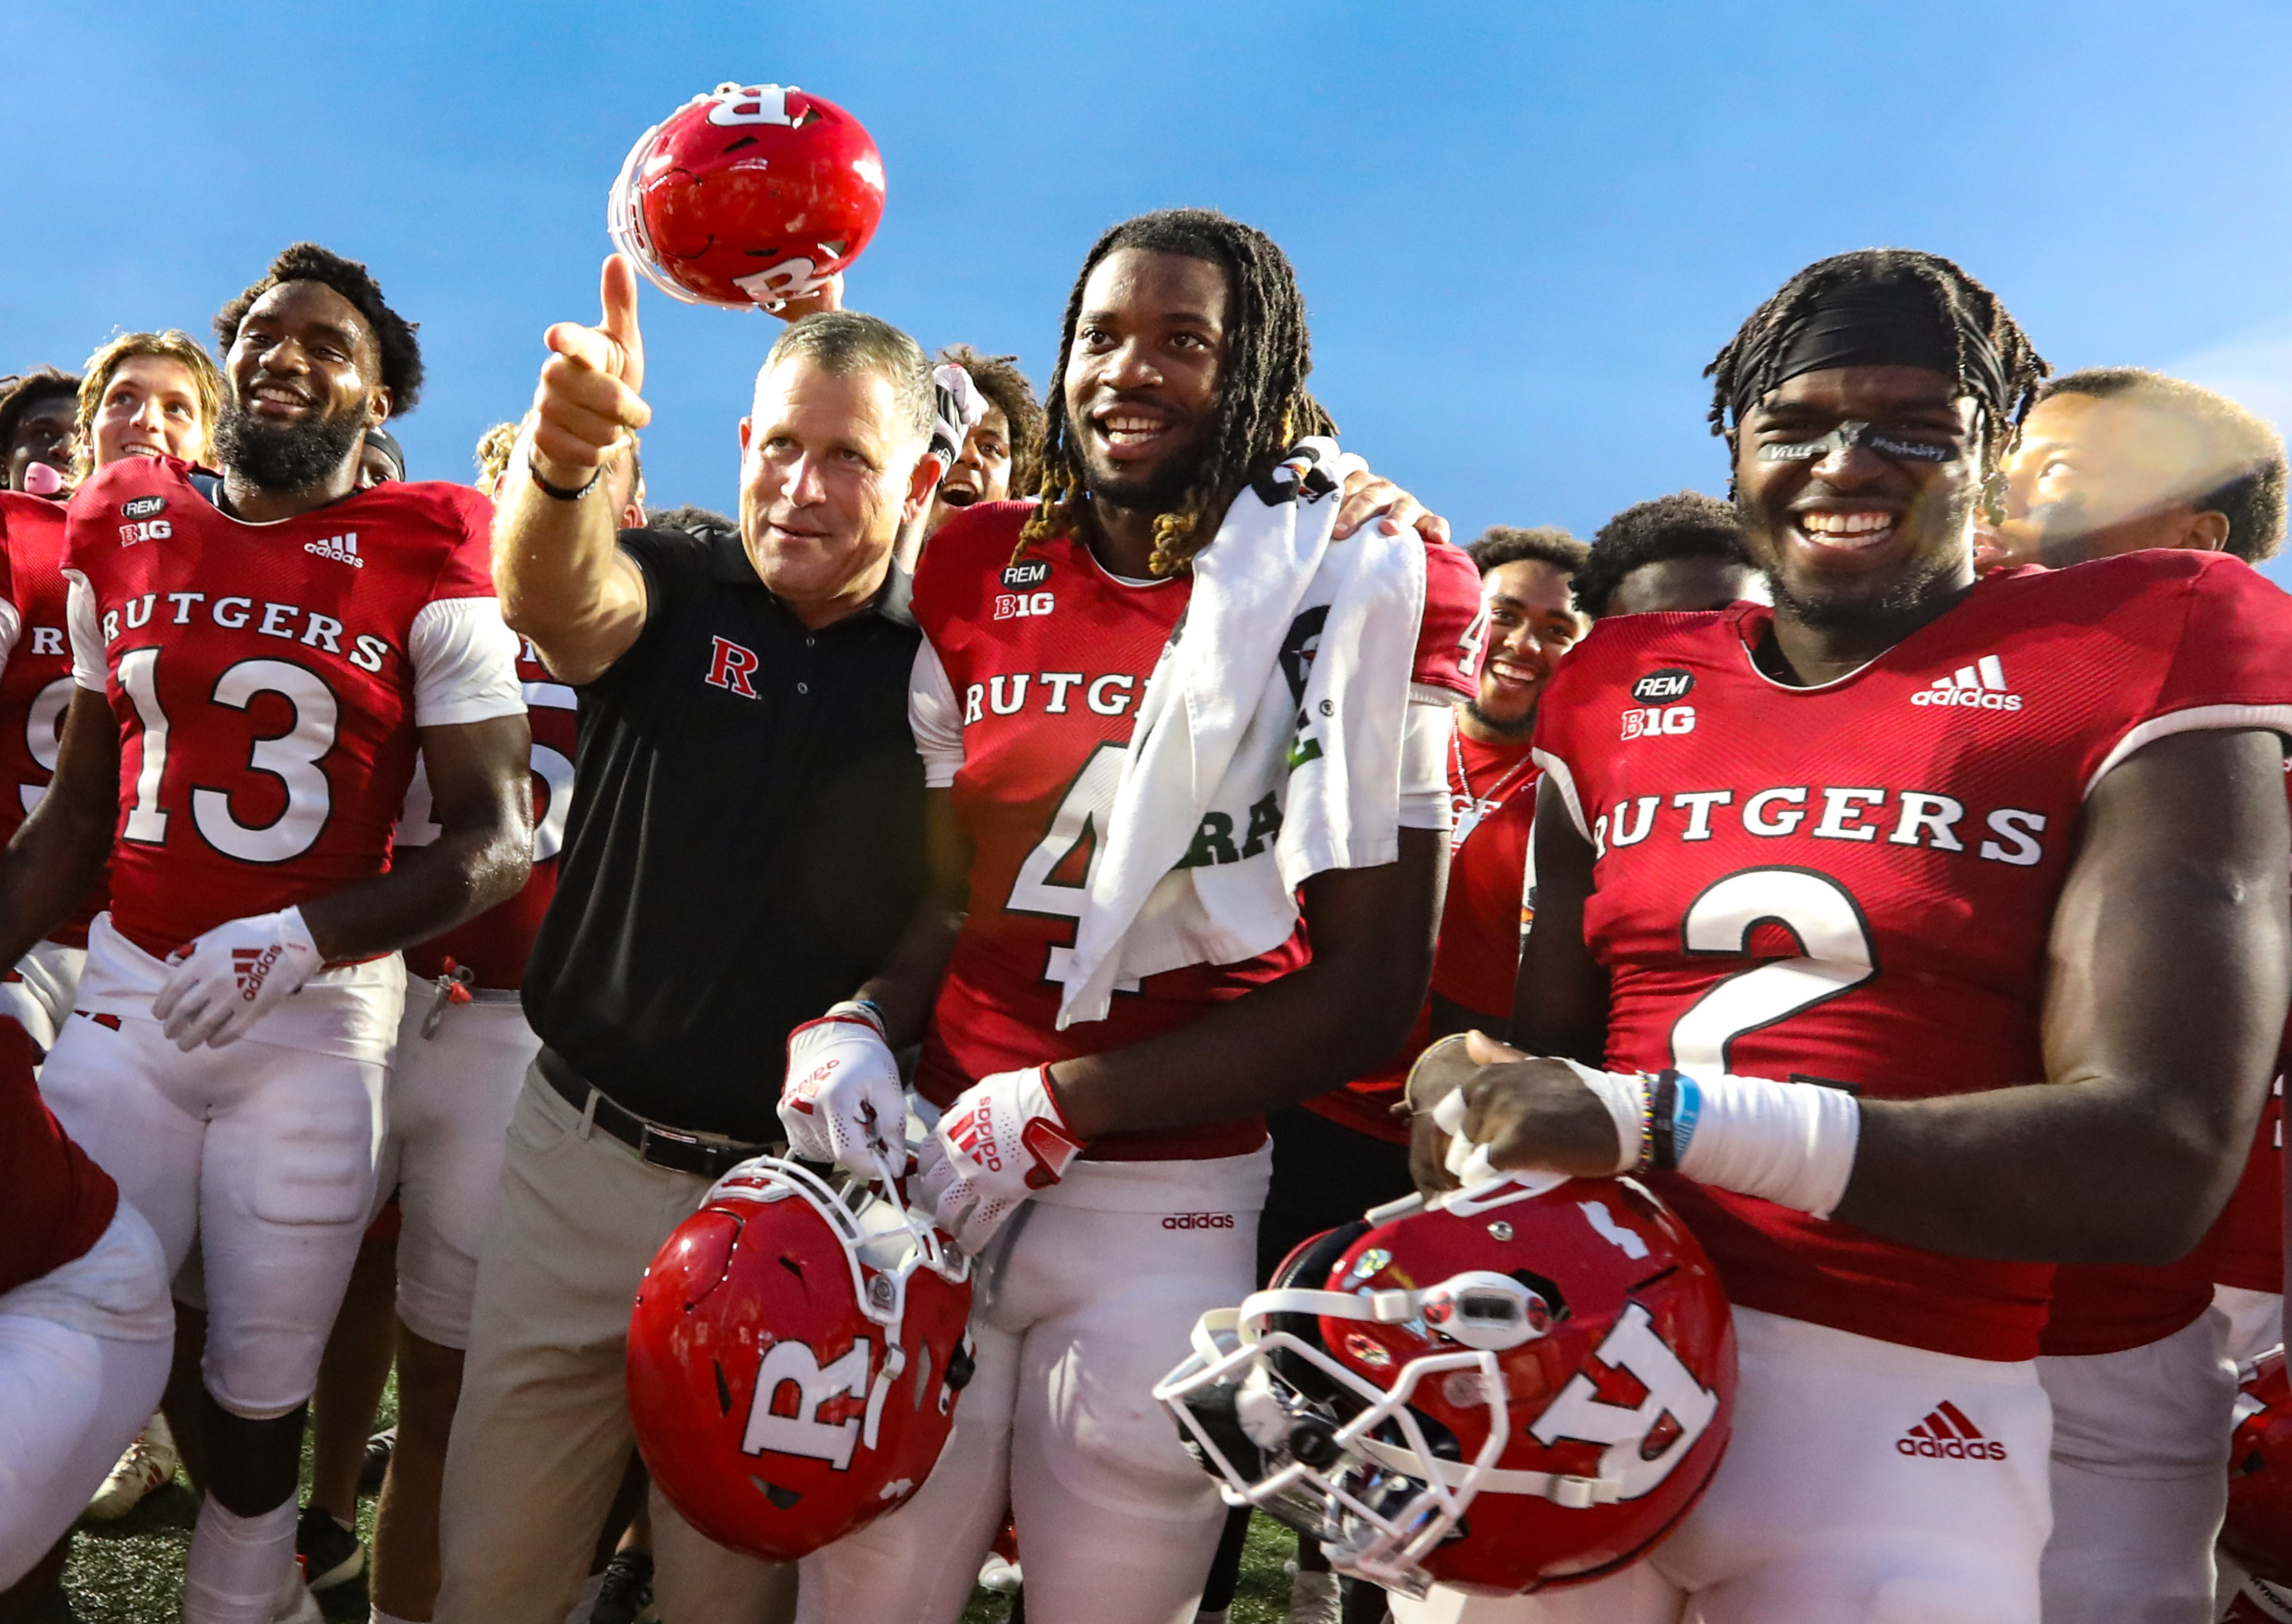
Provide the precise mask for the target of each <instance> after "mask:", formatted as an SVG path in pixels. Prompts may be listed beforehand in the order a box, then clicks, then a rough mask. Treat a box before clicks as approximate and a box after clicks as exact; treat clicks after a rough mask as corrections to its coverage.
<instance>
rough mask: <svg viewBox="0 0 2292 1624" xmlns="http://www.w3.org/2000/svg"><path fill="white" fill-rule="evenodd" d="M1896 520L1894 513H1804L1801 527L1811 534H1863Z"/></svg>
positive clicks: (1883, 527) (1800, 523)
mask: <svg viewBox="0 0 2292 1624" xmlns="http://www.w3.org/2000/svg"><path fill="white" fill-rule="evenodd" d="M1893 522H1894V516H1893V514H1892V513H1803V514H1801V515H1800V516H1799V528H1801V529H1802V530H1804V531H1805V532H1806V533H1807V534H1808V535H1867V534H1868V533H1869V532H1871V531H1874V530H1884V529H1885V528H1887V527H1889V526H1891V525H1892V524H1893Z"/></svg>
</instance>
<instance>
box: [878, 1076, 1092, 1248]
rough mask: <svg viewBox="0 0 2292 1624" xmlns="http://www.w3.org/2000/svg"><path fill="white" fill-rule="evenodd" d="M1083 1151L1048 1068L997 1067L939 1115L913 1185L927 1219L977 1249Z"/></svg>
mask: <svg viewBox="0 0 2292 1624" xmlns="http://www.w3.org/2000/svg"><path fill="white" fill-rule="evenodd" d="M1080 1154H1082V1145H1081V1143H1080V1141H1078V1140H1077V1139H1076V1138H1075V1137H1074V1136H1073V1135H1072V1134H1070V1133H1069V1132H1068V1131H1067V1121H1066V1118H1065V1117H1064V1116H1063V1115H1061V1113H1060V1111H1059V1102H1058V1101H1057V1100H1055V1099H1053V1098H1052V1097H1051V1089H1050V1080H1049V1076H1048V1074H1047V1068H1045V1067H1044V1066H1039V1065H1030V1066H1029V1067H1027V1068H1026V1069H1025V1070H1024V1071H1018V1072H997V1073H995V1075H993V1076H992V1077H988V1078H984V1079H982V1080H981V1081H978V1082H975V1083H973V1084H972V1085H971V1087H969V1088H967V1089H964V1091H963V1092H962V1093H960V1094H958V1095H956V1097H955V1103H954V1104H953V1105H949V1106H948V1108H947V1113H946V1114H945V1115H944V1116H942V1117H940V1119H939V1127H938V1128H937V1129H935V1130H933V1131H932V1137H931V1138H928V1139H926V1140H924V1146H923V1150H922V1152H921V1153H920V1154H918V1155H917V1157H916V1180H915V1187H916V1190H917V1191H918V1192H919V1193H920V1194H922V1196H923V1204H924V1206H925V1207H927V1208H929V1209H930V1210H931V1213H932V1221H933V1222H934V1223H936V1224H937V1225H938V1226H940V1228H941V1229H944V1230H945V1231H947V1233H948V1234H950V1235H952V1236H954V1237H955V1242H956V1245H958V1246H960V1247H962V1248H963V1250H965V1251H967V1252H971V1253H973V1254H976V1253H977V1252H979V1251H980V1250H981V1249H982V1248H983V1247H985V1246H986V1244H987V1243H988V1242H989V1241H991V1240H993V1239H994V1238H995V1232H996V1231H997V1230H998V1229H1000V1228H1001V1227H1002V1226H1003V1220H1004V1219H1005V1218H1009V1217H1010V1216H1011V1214H1012V1213H1013V1211H1014V1210H1017V1208H1018V1206H1019V1203H1020V1202H1023V1201H1025V1200H1026V1199H1027V1198H1028V1197H1029V1196H1030V1195H1032V1194H1034V1193H1035V1192H1036V1191H1037V1190H1047V1189H1048V1188H1050V1187H1051V1186H1053V1185H1054V1184H1056V1183H1058V1182H1059V1180H1060V1179H1061V1178H1064V1177H1065V1176H1066V1170H1067V1166H1068V1164H1069V1162H1073V1160H1074V1159H1075V1158H1076V1157H1077V1156H1078V1155H1080Z"/></svg>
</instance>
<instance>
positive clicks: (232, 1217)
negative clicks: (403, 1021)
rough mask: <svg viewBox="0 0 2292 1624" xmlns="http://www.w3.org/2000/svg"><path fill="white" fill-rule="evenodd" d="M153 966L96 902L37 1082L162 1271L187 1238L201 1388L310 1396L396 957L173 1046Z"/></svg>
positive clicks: (335, 1294)
mask: <svg viewBox="0 0 2292 1624" xmlns="http://www.w3.org/2000/svg"><path fill="white" fill-rule="evenodd" d="M165 969H166V967H165V966H164V965H162V964H161V963H160V962H159V961H157V959H154V958H152V957H151V956H150V955H149V954H148V953H144V952H143V951H142V950H141V949H140V948H138V947H136V946H135V945H133V943H131V942H129V941H127V940H126V938H125V937H121V936H119V935H118V934H117V932H116V931H113V930H111V929H109V915H104V916H99V918H98V919H97V921H96V923H95V926H94V929H93V930H92V931H91V932H90V933H89V954H88V962H87V969H86V972H85V975H84V976H83V977H82V979H81V985H80V995H79V1001H78V1002H79V1008H80V1009H81V1010H82V1011H85V1013H80V1014H75V1015H74V1016H73V1017H71V1018H70V1019H69V1020H68V1021H66V1022H65V1023H64V1030H63V1032H62V1033H61V1035H59V1036H58V1038H57V1039H56V1044H55V1047H54V1049H52V1050H50V1051H49V1055H48V1059H47V1064H46V1065H45V1066H44V1068H43V1069H42V1072H41V1077H40V1091H41V1093H42V1094H43V1095H44V1097H46V1099H47V1102H48V1105H49V1108H50V1109H51V1110H52V1111H53V1112H54V1113H56V1118H57V1120H58V1121H59V1122H61V1123H62V1124H63V1125H64V1129H65V1130H66V1131H67V1132H69V1134H70V1135H71V1136H72V1138H75V1139H77V1141H78V1142H79V1144H80V1146H81V1147H82V1148H83V1149H85V1151H86V1152H87V1154H89V1155H90V1156H92V1157H93V1158H94V1160H95V1162H96V1164H97V1165H98V1166H100V1167H101V1168H102V1169H103V1170H105V1171H106V1172H108V1173H109V1174H110V1175H111V1176H112V1178H115V1179H117V1181H118V1183H119V1193H120V1195H121V1197H122V1199H124V1200H125V1201H128V1202H133V1205H134V1207H135V1209H136V1210H137V1211H138V1212H140V1213H141V1214H142V1215H143V1217H144V1218H146V1219H148V1220H149V1223H150V1226H151V1228H152V1230H153V1232H154V1233H156V1234H157V1235H158V1237H159V1242H160V1244H161V1246H162V1247H164V1248H165V1251H166V1258H167V1270H168V1274H170V1276H172V1275H173V1274H174V1273H175V1271H176V1270H178V1269H180V1268H181V1267H182V1265H183V1260H184V1258H186V1257H187V1256H188V1255H189V1254H190V1250H191V1243H192V1242H193V1240H194V1239H196V1240H197V1241H198V1242H199V1250H200V1252H201V1254H202V1261H203V1268H202V1273H203V1275H204V1279H205V1285H206V1290H205V1297H206V1307H207V1343H206V1360H205V1362H204V1364H203V1366H202V1373H203V1375H204V1376H205V1378H206V1387H207V1391H208V1392H209V1393H211V1394H213V1395H214V1398H215V1402H216V1403H220V1404H221V1405H222V1407H223V1408H224V1409H225V1410H228V1411H230V1412H231V1413H232V1414H234V1415H240V1416H245V1417H247V1418H248V1419H257V1420H260V1419H268V1418H270V1417H273V1416H280V1415H285V1414H286V1413H287V1411H291V1410H293V1409H294V1408H295V1406H296V1405H298V1404H300V1403H303V1401H304V1400H306V1399H308V1398H309V1397H310V1396H311V1387H312V1386H313V1385H314V1383H315V1382H316V1380H317V1378H318V1370H319V1354H320V1353H321V1352H322V1351H323V1349H324V1348H325V1347H326V1342H327V1333H328V1331H329V1330H330V1329H331V1328H332V1326H333V1324H334V1321H335V1311H336V1310H337V1309H338V1308H339V1307H340V1306H341V1305H342V1296H343V1287H344V1286H345V1284H347V1282H349V1279H350V1271H351V1264H352V1263H353V1262H354V1261H355V1260H356V1258H357V1257H358V1247H359V1237H360V1235H361V1234H363V1233H364V1231H365V1229H366V1223H367V1208H368V1207H369V1206H370V1205H371V1204H372V1202H373V1200H374V1169H375V1150H376V1145H377V1141H378V1140H379V1138H380V1137H381V1126H382V1094H383V1081H384V1078H385V1076H386V1074H387V1072H388V1061H389V1048H390V1041H391V1037H392V1036H394V1034H395V1032H396V1028H397V1022H398V1017H399V1010H400V1008H401V1001H402V997H403V993H402V989H403V985H404V974H405V972H404V969H403V967H402V966H401V965H400V964H399V961H398V959H397V956H396V955H395V954H393V955H391V957H390V958H389V959H386V960H380V961H375V963H373V964H368V965H359V966H353V967H351V970H349V971H347V972H343V971H335V972H329V974H328V976H327V977H323V978H318V979H314V980H313V981H312V982H311V983H310V984H309V985H306V986H305V987H304V988H303V991H302V992H301V993H298V994H296V995H295V997H294V998H293V999H291V1000H289V1001H287V1002H286V1004H285V1005H282V1006H281V1007H280V1008H279V1009H277V1010H274V1011H272V1012H271V1013H270V1014H269V1015H266V1016H265V1017H263V1019H262V1024H261V1025H258V1026H257V1027H256V1028H255V1029H254V1034H253V1035H252V1036H249V1037H246V1038H243V1039H241V1040H240V1041H238V1042H236V1043H232V1044H230V1045H228V1046H227V1047H225V1048H222V1049H204V1048H203V1049H194V1050H193V1051H191V1052H190V1054H185V1053H183V1052H182V1050H181V1049H177V1048H176V1047H175V1045H174V1043H173V1042H171V1041H169V1040H168V1038H167V1036H166V1034H165V1033H163V1032H162V1031H161V1030H160V1028H159V1023H158V1022H157V1021H155V1020H153V1019H152V1018H151V1014H150V1000H151V994H152V993H153V992H155V991H156V990H157V984H158V982H159V980H161V979H162V978H164V977H165ZM336 977H340V979H336ZM314 993H315V994H316V996H313V994H314ZM280 1017H286V1018H284V1019H282V1018H280ZM385 1018H386V1021H387V1024H386V1025H384V1024H383V1022H384V1020H385ZM274 1038H277V1039H292V1040H294V1041H295V1044H296V1045H297V1046H295V1047H287V1046H286V1044H285V1043H283V1042H280V1041H270V1040H272V1039H274ZM321 1046H324V1047H321ZM327 1049H331V1050H333V1051H334V1052H327Z"/></svg>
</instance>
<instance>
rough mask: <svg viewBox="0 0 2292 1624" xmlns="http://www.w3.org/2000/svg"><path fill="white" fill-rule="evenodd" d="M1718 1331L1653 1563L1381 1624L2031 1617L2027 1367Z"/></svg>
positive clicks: (1439, 1601)
mask: <svg viewBox="0 0 2292 1624" xmlns="http://www.w3.org/2000/svg"><path fill="white" fill-rule="evenodd" d="M1735 1334H1736V1338H1737V1341H1738V1344H1739V1347H1740V1349H1741V1353H1742V1374H1741V1378H1740V1380H1739V1385H1738V1386H1737V1388H1736V1392H1735V1430H1734V1438H1733V1441H1732V1442H1731V1443H1729V1445H1728V1447H1727V1453H1726V1456H1725V1458H1724V1459H1722V1460H1721V1461H1720V1463H1719V1470H1718V1471H1717V1473H1716V1474H1715V1475H1714V1476H1713V1477H1712V1480H1711V1484H1710V1486H1709V1487H1708V1488H1707V1489H1706V1490H1705V1491H1704V1492H1703V1498H1702V1499H1701V1500H1699V1502H1697V1504H1696V1507H1695V1508H1694V1509H1693V1510H1692V1511H1691V1512H1689V1513H1688V1514H1687V1515H1686V1516H1685V1517H1684V1518H1683V1519H1682V1521H1681V1522H1680V1524H1679V1526H1678V1527H1677V1528H1676V1529H1675V1530H1674V1531H1673V1532H1672V1534H1671V1537H1670V1538H1669V1539H1668V1540H1665V1541H1664V1542H1663V1543H1662V1544H1661V1545H1659V1546H1658V1547H1657V1548H1656V1550H1655V1553H1654V1555H1653V1556H1650V1558H1649V1559H1648V1560H1647V1561H1645V1562H1642V1563H1639V1564H1636V1565H1634V1566H1633V1567H1629V1568H1626V1569H1625V1570H1624V1571H1623V1572H1619V1573H1617V1574H1615V1575H1614V1576H1612V1577H1611V1578H1608V1579H1603V1580H1596V1581H1594V1583H1591V1584H1588V1585H1583V1586H1579V1587H1578V1588H1574V1589H1569V1590H1553V1591H1547V1592H1545V1594H1544V1595H1541V1596H1519V1597H1512V1598H1502V1599H1500V1598H1494V1597H1483V1596H1465V1595H1463V1594H1462V1593H1460V1592H1457V1591H1455V1590H1449V1589H1445V1588H1440V1587H1437V1586H1436V1587H1435V1588H1433V1592H1432V1594H1431V1595H1430V1596H1427V1597H1426V1598H1425V1599H1424V1601H1421V1602H1411V1601H1408V1600H1406V1599H1404V1598H1403V1597H1400V1596H1394V1597H1393V1598H1392V1616H1393V1618H1394V1620H1396V1621H1397V1624H1499V1621H1501V1624H1849V1620H1852V1624H2038V1557H2039V1553H2040V1552H2042V1551H2043V1550H2044V1548H2045V1544H2046V1531H2047V1529H2048V1527H2049V1525H2050V1519H2049V1517H2048V1516H2047V1515H2046V1451H2047V1447H2048V1445H2049V1443H2050V1442H2051V1436H2052V1431H2053V1428H2052V1423H2051V1420H2050V1418H2049V1415H2048V1412H2047V1409H2046V1392H2045V1389H2044V1387H2041V1386H2039V1385H2038V1375H2037V1371H2035V1369H2033V1368H2032V1367H2031V1366H2030V1364H2027V1363H1997V1362H1994V1361H1990V1360H1984V1359H1964V1358H1959V1357H1957V1356H1956V1355H1949V1354H1936V1353H1929V1352H1927V1351H1926V1350H1925V1349H1923V1348H1915V1347H1900V1346H1898V1345H1896V1344H1894V1343H1892V1342H1881V1341H1877V1340H1876V1339H1872V1338H1869V1337H1858V1336H1855V1335H1853V1334H1852V1332H1849V1331H1834V1330H1832V1329H1831V1328H1829V1327H1828V1326H1826V1325H1814V1324H1810V1323H1806V1322H1805V1321H1803V1320H1789V1319H1785V1318H1783V1317H1782V1316H1781V1315H1780V1314H1762V1313H1761V1312H1759V1311H1758V1310H1757V1309H1755V1308H1741V1307H1739V1308H1737V1309H1736V1310H1735ZM1945 1403H1947V1404H1949V1406H1950V1410H1949V1411H1943V1410H1942V1409H1941V1406H1942V1405H1943V1404H1945ZM1957 1417H1963V1418H1964V1419H1965V1425H1961V1424H1960V1423H1959V1421H1958V1420H1957V1419H1955V1418H1957ZM1968 1426H1970V1427H1971V1428H1972V1429H1973V1432H1974V1433H1975V1434H1976V1435H1978V1436H1977V1437H1976V1438H1974V1439H1973V1440H1969V1439H1968V1438H1967V1437H1966V1431H1967V1427H1968ZM1913 1428H1916V1429H1917V1430H1916V1431H1913V1430H1912V1429H1913ZM1938 1440H1946V1442H1942V1441H1938ZM1973 1443H1981V1445H1983V1446H1984V1447H1983V1448H1981V1450H1980V1451H1978V1453H1979V1454H1980V1456H1981V1457H1982V1458H1980V1459H1976V1458H1975V1455H1976V1453H1977V1451H1975V1450H1974V1449H1973V1447H1972V1444H1973ZM1928 1446H1930V1451H1931V1452H1925V1451H1926V1448H1927V1447H1928ZM1993 1451H1995V1453H1994V1454H1993ZM2000 1454H2002V1456H2003V1459H1998V1458H1996V1455H2000ZM1465 1515H1466V1517H1467V1519H1468V1520H1469V1518H1470V1516H1471V1513H1470V1511H1469V1510H1468V1511H1467V1512H1466V1514H1465ZM1029 1578H1030V1579H1031V1578H1032V1575H1031V1574H1029Z"/></svg>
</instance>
